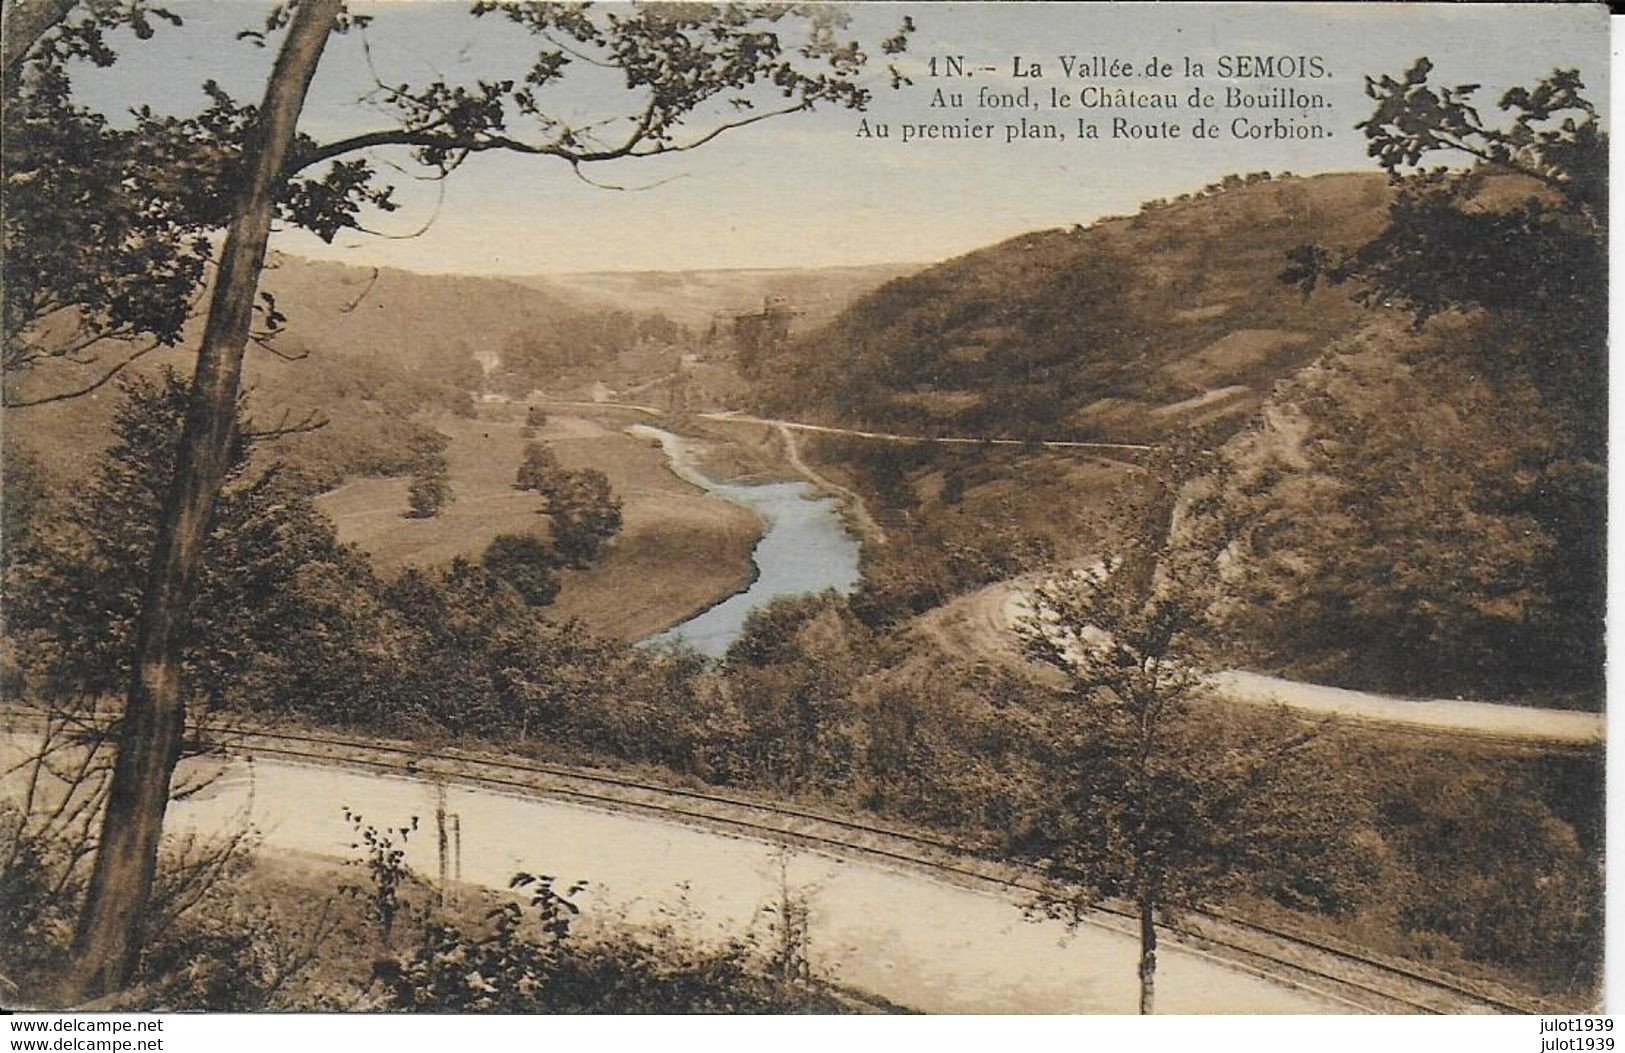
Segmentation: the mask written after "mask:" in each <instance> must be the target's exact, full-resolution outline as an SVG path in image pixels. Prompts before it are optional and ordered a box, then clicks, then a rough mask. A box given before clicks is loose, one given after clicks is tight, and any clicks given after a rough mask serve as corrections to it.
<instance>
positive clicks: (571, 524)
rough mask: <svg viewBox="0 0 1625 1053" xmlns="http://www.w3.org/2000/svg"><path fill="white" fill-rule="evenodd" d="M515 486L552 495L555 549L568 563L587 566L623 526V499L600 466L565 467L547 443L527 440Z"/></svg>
mask: <svg viewBox="0 0 1625 1053" xmlns="http://www.w3.org/2000/svg"><path fill="white" fill-rule="evenodd" d="M514 486H515V487H516V488H518V489H520V490H534V491H536V492H537V493H539V494H541V495H542V496H543V497H544V498H545V499H546V500H547V509H546V514H547V516H548V521H549V523H550V524H551V526H552V545H553V551H554V553H555V554H556V555H557V557H558V559H559V560H560V561H561V563H562V565H563V566H567V567H574V568H576V569H578V570H579V569H584V568H586V567H588V566H591V565H592V562H593V560H595V559H597V558H598V554H599V551H600V550H601V549H602V548H603V545H604V542H606V541H608V540H609V539H610V538H611V537H614V536H615V533H616V531H618V530H620V528H621V501H620V498H618V497H616V496H615V492H614V490H613V489H611V487H610V485H609V476H607V475H605V474H604V473H603V472H601V471H599V470H598V469H596V468H578V469H570V468H565V467H564V466H563V465H561V464H559V461H558V457H557V455H556V454H554V452H553V449H552V447H550V446H548V445H547V444H546V443H540V442H532V443H526V444H525V454H524V460H523V461H521V462H520V465H519V471H518V473H517V475H516V477H515V481H514Z"/></svg>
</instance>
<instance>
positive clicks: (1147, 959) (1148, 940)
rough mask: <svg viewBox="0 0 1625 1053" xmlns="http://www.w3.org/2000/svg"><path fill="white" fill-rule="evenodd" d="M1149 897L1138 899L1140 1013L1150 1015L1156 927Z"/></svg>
mask: <svg viewBox="0 0 1625 1053" xmlns="http://www.w3.org/2000/svg"><path fill="white" fill-rule="evenodd" d="M1152 914H1153V911H1152V907H1151V899H1150V897H1145V898H1143V899H1141V900H1140V1015H1141V1016H1150V1015H1151V1014H1152V1013H1153V1012H1154V1011H1155V1003H1156V999H1157V928H1156V926H1155V925H1153V924H1152V920H1151V918H1152Z"/></svg>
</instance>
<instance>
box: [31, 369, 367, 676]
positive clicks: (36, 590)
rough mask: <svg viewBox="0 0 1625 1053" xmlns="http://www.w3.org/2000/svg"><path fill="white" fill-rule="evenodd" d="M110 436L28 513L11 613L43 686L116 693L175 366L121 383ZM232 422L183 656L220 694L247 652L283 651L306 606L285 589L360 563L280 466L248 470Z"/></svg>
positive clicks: (147, 542) (307, 620)
mask: <svg viewBox="0 0 1625 1053" xmlns="http://www.w3.org/2000/svg"><path fill="white" fill-rule="evenodd" d="M120 383H121V390H122V394H123V402H122V403H121V405H120V407H119V409H118V411H117V413H116V414H115V417H114V435H115V438H116V442H115V443H114V445H113V446H112V448H111V449H109V450H108V452H107V454H106V456H105V458H104V459H103V460H102V461H101V463H100V466H99V468H98V469H97V473H96V476H95V478H94V480H93V481H92V482H91V483H90V484H89V485H88V486H87V487H86V488H85V489H84V490H83V491H82V492H81V493H80V494H79V495H78V496H77V497H76V498H75V499H73V500H71V501H70V502H68V503H67V506H66V508H65V509H63V511H62V513H61V514H60V515H59V516H56V517H54V518H52V519H50V520H42V521H35V522H32V523H30V524H29V526H28V527H27V533H28V534H29V535H33V536H34V538H35V541H34V544H32V545H31V546H29V547H28V548H27V549H25V550H24V555H23V556H22V557H21V559H22V563H21V565H20V566H18V567H17V568H16V570H15V576H14V585H13V589H14V594H13V604H12V617H13V618H14V619H15V624H16V627H17V628H18V629H19V630H21V631H24V632H26V633H28V634H29V635H30V637H31V638H32V639H33V640H35V641H36V646H35V647H33V648H31V650H32V651H33V657H32V659H31V661H30V664H31V666H32V667H33V668H32V671H33V672H34V673H35V674H36V676H38V677H39V678H40V684H41V686H48V687H49V689H50V690H51V691H53V692H59V693H71V694H101V693H109V692H115V691H117V690H118V688H119V687H120V686H121V685H122V683H123V681H124V680H125V679H126V678H127V677H128V675H129V673H130V660H131V652H132V641H133V636H134V625H135V620H136V617H137V614H138V609H139V605H140V594H141V586H142V579H143V578H144V576H145V573H146V569H147V567H146V563H147V559H148V557H149V555H150V553H151V547H152V535H153V531H154V529H155V526H154V524H155V523H156V519H157V509H158V507H159V505H160V503H161V501H162V498H163V494H164V491H165V488H166V487H167V484H168V477H169V473H170V472H171V470H172V468H173V465H174V462H175V448H176V444H177V438H178V435H179V429H180V419H181V417H182V416H183V415H184V414H185V412H186V401H187V383H186V381H185V380H184V379H183V378H181V377H180V376H179V375H177V374H175V373H174V372H172V371H168V370H166V371H164V372H162V373H161V374H160V375H158V376H157V377H155V378H149V377H136V378H132V379H129V380H125V381H121V382H120ZM247 433H248V429H247V428H244V429H241V430H240V431H239V439H238V442H237V444H236V447H235V448H234V451H233V462H232V468H231V470H230V472H229V474H228V481H227V488H226V491H225V493H224V494H223V495H222V499H221V502H220V504H219V508H218V512H217V516H216V519H215V522H214V525H213V528H212V529H211V531H210V535H209V541H208V549H207V553H206V556H205V568H206V569H205V571H204V575H203V581H202V583H201V584H200V587H199V600H198V614H197V617H196V620H195V622H194V625H195V631H194V633H193V634H192V636H191V638H190V641H189V646H188V654H187V659H186V674H187V676H186V678H187V681H188V683H189V685H190V688H189V690H191V691H192V692H194V693H196V694H198V695H201V696H202V697H204V698H206V699H209V700H211V701H213V702H216V703H218V702H220V701H223V700H224V699H225V698H226V697H227V695H228V693H229V690H230V688H231V686H232V685H233V684H234V683H237V682H238V681H239V678H240V677H241V676H242V675H243V674H244V673H245V670H246V669H247V668H248V666H249V665H250V663H251V661H252V657H251V656H253V655H254V654H255V653H256V652H262V651H264V652H275V651H281V650H282V648H283V646H284V644H285V643H286V640H287V635H288V634H289V633H292V632H297V631H298V629H299V628H300V627H301V626H303V627H305V628H307V629H308V628H310V627H311V621H312V617H311V614H310V613H309V612H308V611H307V612H305V614H304V616H303V617H299V616H296V615H294V613H293V611H292V610H291V606H290V605H292V606H298V605H299V604H300V602H301V601H300V600H297V599H295V598H294V597H295V596H296V594H298V593H299V592H300V591H301V590H302V589H303V588H304V587H305V586H307V585H308V584H310V583H312V582H314V581H315V580H317V579H319V578H320V577H322V576H323V575H324V574H325V575H329V576H330V577H331V579H332V580H333V581H334V582H335V583H336V582H339V581H343V580H346V579H353V578H354V577H355V576H356V575H357V574H360V573H363V572H362V571H361V570H360V568H359V567H358V566H357V564H356V559H355V557H354V556H352V555H350V554H348V553H346V552H344V551H343V550H341V549H340V548H339V546H338V543H337V541H336V540H335V538H334V534H333V530H332V527H331V525H330V524H329V523H328V522H327V520H325V519H324V518H323V517H321V516H320V514H318V513H317V512H316V511H315V510H314V508H313V507H312V506H311V505H310V503H309V501H308V500H307V499H306V498H304V497H302V496H300V495H299V494H298V493H297V492H295V491H294V490H292V489H290V488H289V487H288V486H287V485H286V482H285V480H284V478H283V473H282V472H281V471H280V470H279V469H275V468H273V469H271V470H269V471H265V472H261V473H258V474H257V475H255V474H251V473H250V471H249V468H248V461H249V441H248V439H247Z"/></svg>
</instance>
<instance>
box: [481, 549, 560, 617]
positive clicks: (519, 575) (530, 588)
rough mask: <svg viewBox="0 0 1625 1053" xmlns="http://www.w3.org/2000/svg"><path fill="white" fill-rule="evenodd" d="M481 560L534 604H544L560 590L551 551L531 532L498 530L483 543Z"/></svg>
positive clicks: (526, 600)
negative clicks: (504, 531) (519, 532)
mask: <svg viewBox="0 0 1625 1053" xmlns="http://www.w3.org/2000/svg"><path fill="white" fill-rule="evenodd" d="M480 564H481V566H483V567H484V568H485V569H486V570H488V571H490V572H491V573H492V574H495V575H496V576H497V577H498V578H501V579H502V580H503V581H505V582H507V583H508V584H509V585H511V586H513V588H514V590H515V591H516V592H518V593H519V595H520V596H521V597H522V598H523V599H524V601H525V602H526V603H528V604H530V605H531V606H533V607H545V606H547V605H548V604H549V603H552V602H553V600H554V599H555V598H556V597H557V596H558V594H559V579H558V575H557V574H555V573H554V558H553V552H552V550H550V549H549V548H548V547H547V545H546V544H545V543H544V542H543V541H542V540H541V539H540V538H538V537H536V536H535V535H533V534H498V535H497V536H496V537H494V538H492V539H491V543H490V544H489V545H487V546H486V548H485V553H484V554H483V555H482V556H481V557H480Z"/></svg>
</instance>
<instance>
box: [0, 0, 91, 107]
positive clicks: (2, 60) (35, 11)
mask: <svg viewBox="0 0 1625 1053" xmlns="http://www.w3.org/2000/svg"><path fill="white" fill-rule="evenodd" d="M73 5H74V0H5V7H4V8H3V9H0V10H3V12H4V13H3V14H0V69H3V74H0V76H3V83H4V87H5V94H6V97H7V98H10V97H11V93H12V92H13V91H15V90H16V88H17V83H18V81H20V80H21V79H22V75H23V60H24V59H26V58H27V57H28V52H29V51H30V50H31V49H32V48H33V46H34V45H35V44H37V43H38V42H39V38H40V37H42V36H44V35H45V34H46V33H47V32H49V31H50V30H52V29H54V28H56V27H57V26H59V25H61V24H62V22H63V20H64V19H66V18H67V17H68V13H69V12H70V11H72V10H73Z"/></svg>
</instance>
